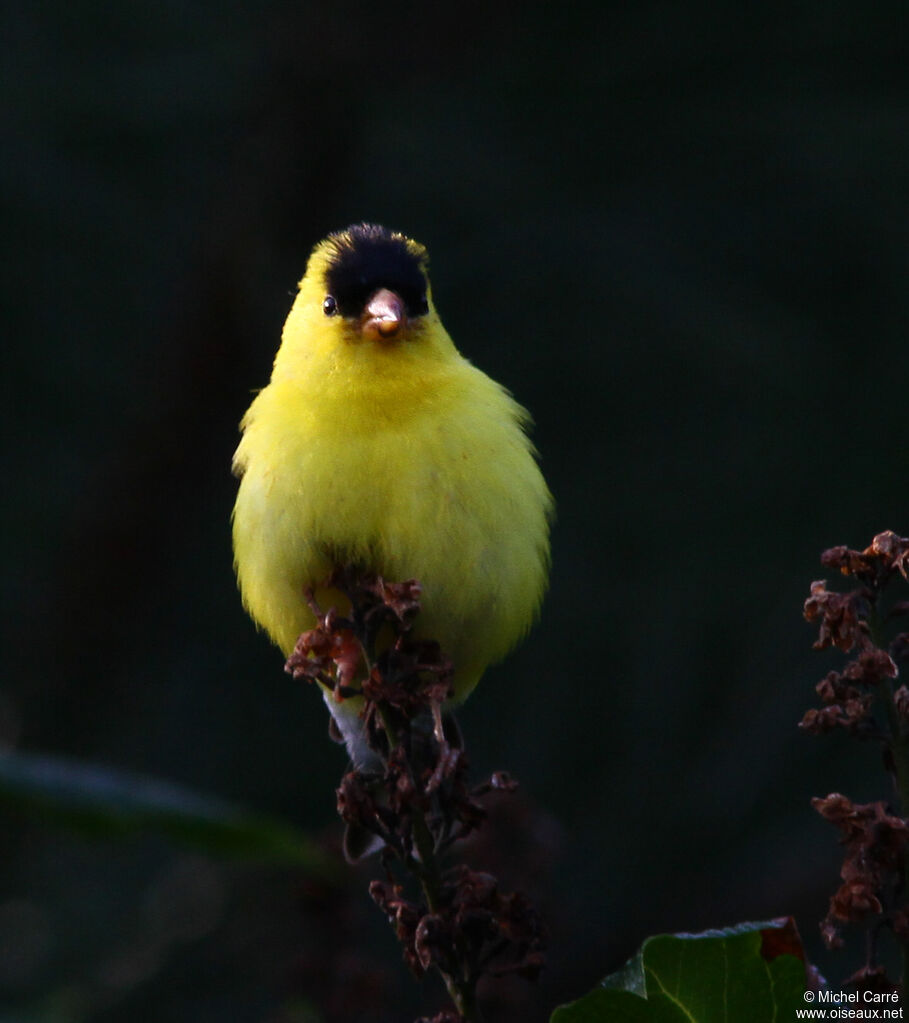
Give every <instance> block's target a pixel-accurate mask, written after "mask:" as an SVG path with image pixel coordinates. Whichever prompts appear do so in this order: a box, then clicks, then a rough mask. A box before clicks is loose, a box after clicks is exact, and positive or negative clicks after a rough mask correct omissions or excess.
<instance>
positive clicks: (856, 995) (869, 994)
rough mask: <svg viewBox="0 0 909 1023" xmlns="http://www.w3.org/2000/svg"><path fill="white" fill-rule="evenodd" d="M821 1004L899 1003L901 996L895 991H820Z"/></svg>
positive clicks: (819, 999)
mask: <svg viewBox="0 0 909 1023" xmlns="http://www.w3.org/2000/svg"><path fill="white" fill-rule="evenodd" d="M817 1000H818V1001H819V1002H833V1003H834V1005H843V1004H845V1003H848V1002H859V1001H862V1002H874V1003H876V1004H879V1003H880V1002H898V1001H899V995H898V994H897V993H896V992H895V991H818V993H817Z"/></svg>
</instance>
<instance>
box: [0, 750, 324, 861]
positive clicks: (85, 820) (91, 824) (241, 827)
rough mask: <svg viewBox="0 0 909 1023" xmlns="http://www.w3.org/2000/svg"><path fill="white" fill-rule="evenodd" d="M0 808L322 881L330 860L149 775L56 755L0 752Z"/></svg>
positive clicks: (274, 828)
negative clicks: (154, 838)
mask: <svg viewBox="0 0 909 1023" xmlns="http://www.w3.org/2000/svg"><path fill="white" fill-rule="evenodd" d="M0 804H3V805H5V806H6V808H7V809H8V810H10V811H12V812H14V813H19V814H21V815H25V816H27V817H28V818H29V819H32V820H38V821H40V822H44V823H52V824H60V825H63V826H66V827H69V828H72V829H74V830H77V831H81V832H83V833H88V834H91V835H97V836H101V837H107V838H119V837H125V836H129V835H133V834H139V833H145V832H151V833H157V834H162V835H164V836H166V837H167V838H170V839H172V840H174V841H177V842H180V843H183V844H187V845H192V846H194V847H196V848H199V849H202V850H203V851H205V852H209V853H214V854H217V855H228V856H239V857H244V858H253V859H258V860H265V861H269V862H273V863H284V864H291V865H295V866H298V867H301V868H303V869H305V870H309V871H311V872H313V873H317V874H319V875H321V876H323V877H328V876H330V875H331V874H333V873H334V872H335V870H334V865H333V861H332V860H331V858H330V857H328V856H326V854H325V853H324V852H322V850H321V849H320V848H319V847H318V846H317V845H316V844H315V843H313V842H312V841H311V840H310V839H309V838H308V837H307V836H306V835H305V834H304V833H303V832H302V831H299V830H298V829H297V828H295V827H294V826H293V825H291V824H288V823H286V822H284V821H281V820H278V819H276V818H273V817H269V816H266V815H264V814H258V813H253V812H250V811H248V810H245V809H243V808H241V807H238V806H235V805H233V804H231V803H228V802H226V801H224V800H221V799H218V798H216V797H214V796H209V795H203V794H201V793H198V792H194V791H192V790H191V789H187V788H183V787H182V786H180V785H174V784H172V783H170V782H166V781H161V780H159V779H155V778H147V777H142V776H141V775H135V774H130V773H128V772H125V771H115V770H111V769H109V768H105V767H100V766H97V765H94V764H87V763H84V762H81V761H78V760H72V759H67V758H63V757H49V756H41V755H38V754H27V753H19V752H16V753H3V754H0Z"/></svg>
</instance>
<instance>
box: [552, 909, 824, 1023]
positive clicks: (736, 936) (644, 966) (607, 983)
mask: <svg viewBox="0 0 909 1023" xmlns="http://www.w3.org/2000/svg"><path fill="white" fill-rule="evenodd" d="M805 977H806V974H805V957H804V952H803V951H802V944H801V940H800V938H799V934H798V930H797V929H796V926H795V921H794V920H793V919H792V918H791V917H785V918H782V919H778V920H769V921H765V922H763V923H746V924H739V925H738V926H736V927H730V928H727V929H725V930H721V931H705V932H704V933H703V934H660V935H657V936H655V937H652V938H648V939H647V940H646V941H645V942H644V944H643V945H642V946H641V950H640V951H639V952H638V954H637V955H636V956H635V957H634V958H633V959H631V960H629V961H628V962H627V963H626V964H625V966H624V967H623V968H622V969H621V970H619V971H618V972H617V973H614V974H612V975H611V976H609V977H607V978H606V979H605V980H604V981H602V982H601V984H600V986H599V987H597V988H595V989H594V990H593V991H591V992H590V993H589V994H587V995H585V996H584V997H583V998H580V999H578V1001H576V1002H571V1003H570V1004H569V1005H562V1006H560V1007H559V1008H558V1009H556V1011H555V1012H554V1013H553V1014H552V1017H551V1020H550V1023H606V1021H608V1023H749V1021H751V1020H754V1021H755V1023H789V1021H790V1020H792V1019H795V1010H796V1008H798V1007H800V1006H804V1004H805V1003H804V997H803V996H804V992H805V987H806V981H805Z"/></svg>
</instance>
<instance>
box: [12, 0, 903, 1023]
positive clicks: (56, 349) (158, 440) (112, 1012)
mask: <svg viewBox="0 0 909 1023" xmlns="http://www.w3.org/2000/svg"><path fill="white" fill-rule="evenodd" d="M2 22H3V31H2V33H0V40H2V41H0V47H2V51H3V65H4V67H5V73H4V87H3V94H2V100H0V104H2V105H0V110H2V119H3V121H2V123H3V138H4V155H3V160H2V167H0V173H2V195H3V201H4V213H3V219H4V225H5V226H4V229H3V245H4V250H5V251H4V260H3V266H4V274H3V288H2V291H3V300H4V307H5V310H6V311H5V315H4V321H5V323H6V327H5V331H4V334H5V337H4V342H3V346H2V347H3V356H4V360H5V366H4V369H3V379H4V399H3V414H4V420H5V426H4V439H5V441H6V443H5V444H4V448H5V451H4V467H3V481H4V482H3V487H4V499H3V502H2V507H3V521H2V538H3V569H4V583H3V599H4V615H3V617H4V630H5V632H6V638H5V639H4V641H3V653H4V660H5V661H6V665H5V667H4V669H3V675H2V678H0V738H2V741H3V742H4V744H5V745H6V746H8V747H9V746H11V747H15V748H18V749H21V750H23V751H30V752H43V753H53V754H61V755H68V756H74V757H80V758H85V759H86V760H90V761H92V762H98V763H101V764H104V765H107V766H110V767H117V768H121V769H128V770H132V771H137V772H141V773H146V774H151V775H156V776H160V777H163V778H167V779H169V780H171V781H175V782H179V783H182V784H185V785H188V786H191V787H194V788H197V789H200V790H203V791H208V792H212V793H215V794H218V795H221V796H224V797H227V798H229V799H232V800H235V801H237V802H239V803H243V804H246V805H248V806H251V807H255V808H258V809H260V810H263V811H268V812H270V813H273V814H275V815H280V816H283V817H285V818H287V819H290V820H292V821H294V822H295V823H296V824H298V825H299V826H301V827H303V828H305V829H306V830H308V831H310V832H312V833H313V834H317V833H321V834H324V835H326V836H328V838H329V839H331V837H332V836H334V837H336V836H337V832H338V828H339V826H338V825H337V824H336V823H334V816H333V815H334V806H333V804H334V795H333V787H334V784H335V782H336V781H337V779H338V777H339V775H340V773H341V771H342V770H343V767H344V758H343V754H342V753H341V751H340V750H339V749H338V748H337V747H335V746H333V745H331V743H329V741H328V739H327V738H326V735H325V714H324V710H323V708H322V706H321V704H320V701H319V699H318V697H317V696H316V694H315V693H313V692H311V691H308V690H305V689H301V688H300V686H299V685H298V684H294V683H293V682H292V681H291V680H290V679H289V678H288V677H287V676H285V675H284V674H283V672H282V662H281V658H280V656H279V655H278V654H277V653H276V651H275V650H274V649H272V648H271V647H270V646H269V644H268V642H267V641H266V640H265V638H264V637H262V636H261V635H257V634H256V633H255V631H254V629H253V627H252V625H251V624H250V623H249V621H248V620H247V619H246V617H245V615H244V614H243V611H242V609H241V607H240V602H239V599H238V596H237V593H236V589H235V584H234V581H233V575H232V568H231V551H230V538H229V515H230V508H231V504H232V500H233V495H234V489H235V481H234V480H233V479H232V478H231V476H230V473H229V465H230V459H231V454H232V451H233V448H234V446H235V444H236V441H237V423H238V421H239V419H240V416H241V415H242V413H243V411H244V410H245V408H246V406H247V405H248V403H249V400H250V396H251V391H252V390H253V389H254V388H256V387H259V386H261V385H263V384H264V383H265V382H266V381H267V379H268V374H269V371H270V364H271V360H272V357H273V355H274V351H275V349H276V347H277V343H278V338H279V334H280V329H281V325H282V323H283V320H284V317H285V316H286V313H287V311H288V309H289V307H290V304H291V301H292V293H293V290H294V287H295V283H296V281H297V280H298V279H299V277H300V276H301V274H302V271H303V268H304V265H305V261H306V258H307V255H308V252H309V250H310V248H311V246H312V245H313V244H314V243H315V242H316V241H317V240H318V239H320V238H321V237H322V236H324V235H325V234H326V233H327V232H328V231H330V230H333V229H336V228H339V227H342V226H344V225H346V224H348V223H350V222H352V221H355V220H360V219H370V220H375V221H378V222H381V223H384V224H386V225H388V226H390V227H393V228H396V229H400V230H403V231H405V232H407V233H409V234H411V235H413V236H414V237H416V238H418V239H419V240H421V241H422V242H424V243H425V244H426V245H427V246H428V247H429V249H430V252H431V254H432V261H433V280H434V292H435V297H436V303H437V305H438V308H439V310H440V312H441V314H442V316H443V318H444V321H445V323H446V325H447V327H448V329H449V331H450V333H451V334H452V336H453V337H454V338H455V340H456V342H457V343H458V345H459V347H460V348H461V350H462V352H463V353H464V354H465V355H466V356H467V357H468V358H470V359H471V360H473V361H475V362H476V363H477V364H478V365H479V366H481V367H482V368H483V369H484V370H486V371H487V372H488V373H489V374H490V375H491V376H493V377H494V378H495V379H497V380H500V381H502V382H503V383H504V384H506V385H507V386H508V387H509V388H510V389H512V390H513V392H514V393H515V395H516V396H517V397H518V399H519V400H520V401H521V402H522V403H523V404H525V405H527V407H528V408H530V409H531V410H532V412H533V415H534V417H535V420H536V427H535V432H534V436H535V439H536V442H537V444H538V446H539V449H540V452H541V457H542V465H543V468H544V471H545V473H546V476H547V478H548V480H549V482H550V485H551V487H552V490H553V492H554V493H555V496H556V499H557V502H558V508H559V517H558V522H557V525H556V528H555V532H554V536H553V558H554V561H553V574H552V585H551V590H550V593H549V596H548V598H547V601H546V604H545V606H544V611H543V616H542V620H541V622H540V624H539V626H538V628H537V629H536V630H535V632H534V633H533V635H532V637H531V638H530V640H529V641H528V642H527V643H526V644H525V645H524V646H523V647H522V648H521V649H520V651H519V652H518V653H516V654H515V655H514V656H512V657H511V658H510V659H509V660H508V661H507V663H505V664H504V665H502V666H501V667H499V668H497V669H495V670H494V671H490V673H489V675H488V677H487V678H486V679H485V681H484V683H483V684H482V685H481V686H480V688H479V690H478V692H477V693H476V695H475V696H474V697H472V698H471V700H470V701H469V702H468V704H467V705H466V707H465V708H464V711H463V713H462V715H461V720H462V726H463V728H464V730H465V733H466V735H467V741H468V746H469V748H470V750H471V753H472V759H473V762H474V764H475V767H476V770H477V772H478V773H479V772H482V771H488V770H492V769H494V768H505V769H508V770H509V771H511V772H513V773H514V774H515V775H516V776H517V777H518V778H519V779H520V780H521V782H522V790H521V791H522V795H521V796H520V797H519V799H518V800H517V801H515V802H514V803H513V805H512V806H511V808H510V809H503V811H502V812H503V813H508V814H510V816H509V818H508V820H509V821H511V822H512V824H513V827H509V828H505V829H504V830H503V837H502V840H501V841H502V843H504V848H505V852H506V857H505V858H506V860H507V861H508V862H507V863H506V866H505V868H504V870H503V872H504V873H505V874H506V875H507V874H508V872H509V871H511V872H512V873H513V874H514V875H515V876H516V878H517V879H518V880H517V881H515V882H513V883H521V884H526V886H527V887H528V888H529V889H530V890H531V891H532V892H533V894H534V895H535V896H536V898H537V900H538V902H539V903H540V905H541V907H542V908H543V911H544V913H545V915H546V917H547V920H548V923H549V926H550V931H551V934H552V952H551V965H550V968H549V970H548V972H547V973H546V974H545V976H544V979H543V981H542V987H541V988H540V989H538V990H537V991H531V993H530V999H531V1001H530V1003H529V1005H528V1004H527V1003H521V1001H520V999H521V998H522V997H523V995H522V991H523V988H522V987H521V986H520V985H515V986H514V989H513V990H511V989H510V988H509V993H508V998H512V999H514V1000H515V1002H514V1005H513V1006H512V1008H511V1009H509V1008H508V1007H507V1006H506V1005H504V1004H503V1005H502V1006H500V1007H499V1009H498V1010H497V1011H498V1013H499V1015H498V1016H497V1017H496V1018H502V1019H505V1018H515V1019H540V1020H542V1019H545V1018H546V1017H547V1014H548V1011H549V1010H550V1009H551V1008H552V1007H553V1005H555V1004H557V1003H558V1002H559V1001H561V1000H566V999H568V998H571V997H575V996H577V995H578V994H580V993H581V992H582V991H583V990H585V989H586V988H587V987H589V986H591V985H592V984H593V983H595V982H596V980H597V979H598V978H599V977H600V976H602V975H603V974H605V973H606V972H608V971H609V970H611V969H614V968H615V967H617V966H618V965H619V964H621V963H622V962H623V961H624V960H625V959H626V958H627V957H628V956H630V955H631V954H632V953H633V952H634V951H635V949H636V948H637V946H638V945H639V943H640V941H641V940H642V939H643V938H644V937H645V936H647V935H648V934H650V933H653V932H656V931H669V930H679V929H684V930H697V929H701V928H705V927H709V926H719V925H724V924H731V923H735V922H737V921H739V920H742V919H751V918H762V917H767V916H776V915H781V914H788V913H794V914H796V916H797V919H798V922H799V925H800V928H801V930H802V933H803V935H804V937H805V940H806V943H807V946H808V950H809V953H810V955H811V956H812V957H813V958H814V959H815V960H817V961H818V962H819V963H820V964H821V966H822V969H823V970H824V972H825V973H826V974H827V975H828V976H829V977H830V978H831V979H832V980H837V979H841V978H842V977H844V976H845V975H846V974H847V973H849V972H851V970H852V969H854V968H855V966H856V965H857V964H858V961H859V959H860V954H861V950H860V948H859V947H858V946H859V945H860V941H859V939H858V938H857V937H855V938H853V942H852V945H851V952H847V953H845V954H840V955H838V956H830V955H828V954H827V953H825V952H824V950H823V949H822V948H821V945H820V940H819V937H818V932H817V921H818V920H819V919H820V917H821V916H822V915H823V914H824V912H825V910H826V901H827V898H828V896H829V894H830V893H832V891H833V890H834V888H835V887H836V884H837V880H838V879H837V870H838V851H837V847H836V842H835V834H834V831H833V829H832V828H831V827H830V826H829V825H827V824H826V823H825V822H823V821H822V820H821V819H820V818H818V817H817V816H816V814H814V812H813V811H812V810H811V809H810V806H809V799H810V797H811V796H812V795H822V794H825V793H827V792H828V791H835V790H841V791H845V792H847V793H849V794H850V795H852V796H854V797H855V798H857V799H871V798H879V797H884V798H886V797H887V795H888V793H887V791H886V783H885V780H884V778H883V776H882V775H881V776H880V777H879V776H878V775H879V772H878V767H877V762H876V756H875V754H874V752H873V750H871V749H869V748H859V749H857V750H852V749H850V743H849V742H848V741H845V740H843V739H841V738H839V737H827V738H824V739H814V738H809V737H806V736H804V735H803V734H801V733H800V732H799V731H798V730H797V728H796V724H797V722H798V720H799V719H800V717H801V714H802V713H803V711H804V710H805V709H806V708H807V707H808V706H811V705H813V702H814V694H813V688H812V687H813V685H814V683H815V682H816V681H817V679H818V678H820V677H821V676H822V675H823V674H824V672H825V671H826V670H828V669H829V668H830V667H832V666H833V665H835V664H836V660H835V658H827V657H826V656H824V655H821V654H817V653H813V652H812V651H811V643H812V639H813V635H812V630H811V629H810V628H809V627H808V626H807V625H806V624H805V623H804V622H803V621H802V619H801V605H802V601H803V599H804V597H805V595H806V594H807V590H808V584H809V582H810V581H811V580H812V579H813V578H817V577H818V576H820V575H822V569H821V567H820V565H819V563H818V555H819V553H820V551H821V550H822V549H823V548H825V547H828V546H831V545H833V544H836V543H847V544H850V545H852V546H865V545H866V544H867V543H868V542H869V541H870V540H871V537H872V536H873V534H874V533H876V532H878V531H880V530H882V529H885V528H890V529H894V530H896V531H897V532H900V533H901V534H903V535H906V534H907V533H909V456H907V452H909V443H907V434H909V417H907V379H909V355H907V352H909V346H907V326H909V289H907V286H906V284H907V282H906V276H907V270H909V144H907V139H909V70H907V67H909V66H907V49H906V46H905V43H906V19H905V8H904V5H903V4H901V3H895V2H894V3H863V4H861V5H860V4H857V3H856V4H847V3H839V4H838V3H814V4H812V3H806V4H780V5H774V4H769V5H762V6H761V7H760V8H759V9H757V8H755V9H753V10H751V12H750V13H748V12H746V11H740V10H738V8H737V5H715V4H706V3H703V4H702V3H689V4H686V5H673V4H665V3H642V4H633V5H632V4H628V5H626V4H617V3H606V4H601V5H589V6H584V5H579V6H572V5H568V4H564V5H560V6H559V8H558V9H556V8H555V7H554V6H551V5H550V6H546V7H545V9H544V5H536V6H534V5H530V6H527V5H523V6H518V5H514V6H513V7H512V6H511V5H508V4H502V5H499V6H496V7H492V8H490V7H487V6H486V5H484V4H481V3H477V2H474V0H465V2H462V3H460V4H458V5H449V6H439V7H437V8H434V9H430V5H417V4H412V5H409V4H404V3H391V4H383V5H381V6H377V5H372V4H369V3H367V2H365V0H362V2H356V0H351V2H346V3H340V4H313V3H309V4H307V3H303V4H298V5H284V4H280V3H278V2H276V0H269V2H266V3H262V4H258V5H251V4H250V5H243V4H239V3H227V4H214V3H197V4H192V5H184V4H182V3H162V4H157V5H152V6H149V5H148V4H145V3H139V2H137V0H123V2H121V3H119V4H117V5H89V4H76V5H63V4H54V3H46V4H34V5H31V6H30V7H28V8H26V7H25V6H24V5H21V6H18V7H17V8H16V9H13V6H12V5H8V6H7V7H6V8H5V10H4V13H3V18H2ZM0 855H2V862H3V869H2V875H0V1005H2V1006H5V1011H0V1018H2V1019H3V1020H4V1021H5V1020H7V1019H9V1020H13V1019H15V1020H17V1021H18V1020H35V1021H38V1020H41V1021H47V1023H77V1021H78V1023H82V1021H85V1023H121V1021H127V1020H129V1021H146V1020H147V1021H168V1023H183V1021H186V1023H189V1021H192V1023H205V1021H208V1020H223V1019H228V1018H229V1019H231V1020H236V1021H241V1023H315V1021H319V1020H327V1021H333V1020H343V1019H377V1020H378V1019H389V1020H398V1019H407V1018H412V1015H413V1014H414V1013H415V1012H416V1011H417V1009H418V1005H417V1003H416V1002H415V1001H414V997H415V995H414V992H415V991H416V988H415V987H414V986H413V985H412V984H409V982H408V980H407V978H406V976H405V973H404V967H403V966H402V965H400V964H399V963H398V961H397V956H398V953H397V950H396V949H395V948H394V943H393V939H392V936H391V934H390V933H389V931H388V929H387V927H386V926H385V924H384V922H383V921H382V920H381V919H380V918H379V914H378V911H376V910H375V909H374V908H373V907H372V906H371V904H370V903H369V901H368V897H367V896H366V894H365V883H366V882H365V879H364V878H363V877H359V878H356V879H355V880H356V885H355V887H353V889H352V890H351V892H350V893H348V894H347V895H346V896H343V897H342V896H333V897H332V898H336V899H338V900H339V902H338V903H337V904H333V903H329V904H326V903H323V902H320V901H319V898H318V897H315V898H314V897H313V895H312V892H311V891H310V890H309V889H308V888H307V885H306V883H304V881H303V879H302V878H301V876H300V875H299V874H298V872H295V871H292V870H286V869H285V870H278V869H275V868H265V867H260V866H256V865H255V864H241V863H237V862H234V861H225V860H219V859H211V858H209V857H207V856H205V855H203V854H201V853H198V852H188V851H186V850H183V849H180V848H177V847H175V846H172V845H169V844H167V843H166V842H164V841H162V840H160V839H154V838H149V839H147V840H146V839H141V840H138V841H132V842H128V843H125V844H123V843H121V844H117V843H108V842H92V841H89V840H87V839H85V838H82V837H77V836H72V835H70V834H68V833H67V832H65V831H60V830H55V829H53V828H51V827H47V826H44V825H43V824H41V823H40V822H35V821H31V822H26V821H23V820H22V819H21V818H19V817H15V818H10V819H9V820H8V821H7V822H5V823H3V824H2V825H0ZM345 900H346V901H345ZM361 989H362V990H361ZM367 989H368V990H367ZM412 989H413V990H412ZM363 990H367V995H368V997H367V995H364V994H363ZM357 998H359V999H360V1001H359V1002H357V1001H356V999H357ZM364 998H365V999H366V1003H365V1004H364V1001H363V999H364ZM345 999H347V1001H345ZM350 999H353V1001H350ZM441 1004H442V999H441V997H440V995H439V992H438V991H437V990H436V989H433V988H432V987H431V986H430V987H428V988H427V989H426V990H425V992H424V1000H423V1002H422V1003H420V1005H422V1009H423V1011H428V1010H429V1009H434V1008H437V1007H439V1006H440V1005H441ZM366 1005H368V1007H366ZM509 1012H511V1016H509V1015H508V1013H509ZM408 1014H410V1015H408Z"/></svg>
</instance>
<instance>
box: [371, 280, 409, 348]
mask: <svg viewBox="0 0 909 1023" xmlns="http://www.w3.org/2000/svg"><path fill="white" fill-rule="evenodd" d="M406 326H407V312H406V310H405V308H404V301H403V299H402V298H401V296H400V295H398V294H396V293H395V292H393V291H390V290H389V289H388V288H379V290H378V291H377V292H376V293H375V294H374V295H373V296H372V298H371V299H370V300H369V301H368V302H367V303H366V308H365V309H364V310H363V318H362V320H361V321H360V331H361V333H362V334H363V337H364V338H365V339H366V340H367V341H393V340H394V339H395V338H396V337H398V335H399V334H401V333H403V331H404V328H405V327H406Z"/></svg>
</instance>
